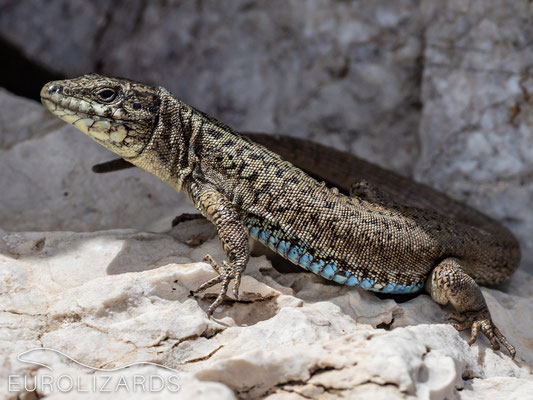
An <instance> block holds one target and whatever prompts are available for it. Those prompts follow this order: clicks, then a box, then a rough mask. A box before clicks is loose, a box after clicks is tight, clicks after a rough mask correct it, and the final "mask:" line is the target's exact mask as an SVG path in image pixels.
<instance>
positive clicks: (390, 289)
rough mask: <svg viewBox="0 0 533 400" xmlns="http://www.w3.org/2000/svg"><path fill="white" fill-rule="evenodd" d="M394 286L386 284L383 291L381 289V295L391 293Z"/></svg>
mask: <svg viewBox="0 0 533 400" xmlns="http://www.w3.org/2000/svg"><path fill="white" fill-rule="evenodd" d="M395 286H396V284H395V283H387V286H385V287H384V288H383V289H381V291H382V292H383V293H393V292H394V287H395Z"/></svg>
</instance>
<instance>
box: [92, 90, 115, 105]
mask: <svg viewBox="0 0 533 400" xmlns="http://www.w3.org/2000/svg"><path fill="white" fill-rule="evenodd" d="M96 96H97V97H98V100H100V101H103V102H104V103H111V102H112V101H113V100H115V97H117V92H116V91H115V90H114V89H111V88H105V89H102V90H100V91H99V92H98V93H96Z"/></svg>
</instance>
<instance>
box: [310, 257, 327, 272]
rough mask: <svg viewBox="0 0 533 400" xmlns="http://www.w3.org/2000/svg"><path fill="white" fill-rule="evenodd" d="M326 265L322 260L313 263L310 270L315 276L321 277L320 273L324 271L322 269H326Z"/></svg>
mask: <svg viewBox="0 0 533 400" xmlns="http://www.w3.org/2000/svg"><path fill="white" fill-rule="evenodd" d="M324 264H325V262H324V261H322V260H317V261H313V262H312V263H311V266H310V267H309V269H310V270H311V272H312V273H313V274H317V275H320V271H322V268H324Z"/></svg>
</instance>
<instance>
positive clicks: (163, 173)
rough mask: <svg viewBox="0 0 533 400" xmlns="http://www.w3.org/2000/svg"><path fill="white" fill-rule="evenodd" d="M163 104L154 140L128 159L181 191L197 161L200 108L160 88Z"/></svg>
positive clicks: (152, 138)
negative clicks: (194, 107) (196, 144)
mask: <svg viewBox="0 0 533 400" xmlns="http://www.w3.org/2000/svg"><path fill="white" fill-rule="evenodd" d="M159 95H160V98H161V106H160V109H159V114H158V118H157V123H156V124H155V128H154V130H153V132H152V136H151V138H150V141H149V142H148V144H147V145H146V147H145V148H144V150H143V152H142V153H141V154H140V155H139V156H137V157H135V158H133V159H126V160H127V161H129V162H131V163H132V164H135V165H137V166H138V167H140V168H142V169H144V170H146V171H148V172H150V173H152V174H154V175H156V176H157V177H158V178H159V179H161V180H163V181H164V182H167V183H169V184H170V185H171V186H172V187H174V189H176V190H178V191H179V190H181V189H182V186H183V182H184V181H185V180H186V179H187V177H188V176H189V175H190V174H191V173H192V171H193V169H194V167H195V164H196V162H197V157H196V152H195V143H196V140H197V139H198V137H199V133H200V131H201V129H202V121H201V118H198V116H197V115H196V110H195V109H193V108H192V107H190V106H189V105H187V104H185V103H183V102H181V101H180V100H178V99H176V98H175V97H173V96H172V95H171V94H170V93H169V92H168V91H167V90H166V89H164V88H160V89H159Z"/></svg>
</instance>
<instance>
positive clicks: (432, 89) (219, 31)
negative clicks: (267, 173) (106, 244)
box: [0, 0, 533, 265]
mask: <svg viewBox="0 0 533 400" xmlns="http://www.w3.org/2000/svg"><path fill="white" fill-rule="evenodd" d="M0 37H2V38H3V40H6V41H8V42H9V43H11V44H13V45H14V46H16V47H18V48H19V49H20V50H21V51H22V52H23V53H24V54H25V55H26V56H28V57H29V58H30V59H32V60H34V61H36V62H38V63H39V64H41V65H43V66H45V67H47V68H49V69H51V70H53V71H55V72H56V73H59V74H63V75H65V76H75V75H79V74H82V73H86V72H93V71H96V72H101V73H105V74H110V75H118V76H126V77H129V78H132V79H137V80H141V81H145V82H152V83H154V84H160V85H162V86H165V87H167V88H168V89H170V90H171V91H172V92H173V93H175V94H176V95H177V96H178V97H180V98H181V99H183V100H185V101H187V102H189V103H191V104H193V105H195V106H197V107H198V108H200V109H202V110H204V111H206V112H208V113H210V114H212V115H214V116H216V117H218V118H219V119H221V120H223V121H224V122H226V123H228V124H230V125H232V126H233V127H235V128H237V129H241V130H248V131H264V132H281V133H288V134H291V135H297V136H306V137H309V138H311V139H313V140H318V141H320V142H323V143H325V144H329V145H332V146H335V147H338V148H341V149H344V150H347V151H351V152H353V153H355V154H357V155H359V156H361V157H363V158H366V159H369V160H371V161H374V162H377V163H378V164H381V165H383V166H386V167H389V168H393V169H396V170H398V171H400V172H402V173H404V174H407V175H412V176H414V177H416V178H417V179H419V180H422V181H425V182H427V183H430V184H432V185H434V186H437V187H438V188H441V189H443V190H445V191H447V192H448V193H449V194H450V195H452V196H456V197H458V198H460V199H463V200H465V201H467V202H468V203H470V204H472V205H474V206H476V207H477V208H480V209H482V210H483V211H485V212H488V213H491V214H493V215H495V216H496V217H497V218H499V219H500V220H502V221H503V222H504V223H506V224H507V225H508V226H509V227H510V228H511V229H513V231H514V232H516V233H517V234H518V235H519V236H520V238H521V241H522V245H523V248H524V254H525V257H524V258H525V260H527V261H529V260H533V240H532V239H531V238H532V237H533V213H531V212H529V207H530V204H531V202H532V200H533V190H532V187H533V185H532V183H533V179H532V177H533V173H532V170H533V167H532V163H533V161H532V160H533V157H532V155H533V154H532V153H533V139H532V134H531V129H532V126H533V117H532V110H531V109H532V102H533V96H532V95H531V93H532V90H533V88H532V85H533V78H532V75H531V74H532V68H533V67H532V60H533V46H532V44H531V43H533V40H532V39H533V6H532V5H531V2H529V1H527V0H517V1H513V2H511V3H509V2H507V1H504V0H453V1H452V0H450V1H440V0H402V1H394V2H390V1H386V0H380V1H355V2H349V1H347V2H336V1H326V0H322V1H305V2H303V1H284V0H275V1H269V2H257V1H249V0H235V1H231V2H219V1H216V0H205V1H201V2H200V1H198V2H192V1H191V2H182V1H146V0H132V1H108V0H95V1H91V2H86V1H82V0H72V1H66V0H52V1H47V2H46V5H45V4H44V3H43V2H41V1H38V0H22V1H21V0H0ZM13 80H14V81H19V82H20V85H23V82H22V81H24V79H23V78H22V77H16V78H13V79H12V81H13ZM38 90H39V88H38V87H36V88H35V93H36V94H37V93H38ZM121 226H128V225H121ZM33 229H46V227H45V226H39V225H37V224H36V225H34V226H33ZM527 261H526V262H527ZM530 265H531V263H530Z"/></svg>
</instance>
